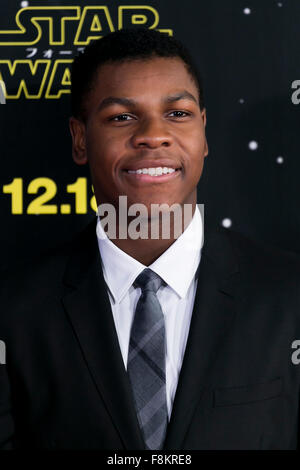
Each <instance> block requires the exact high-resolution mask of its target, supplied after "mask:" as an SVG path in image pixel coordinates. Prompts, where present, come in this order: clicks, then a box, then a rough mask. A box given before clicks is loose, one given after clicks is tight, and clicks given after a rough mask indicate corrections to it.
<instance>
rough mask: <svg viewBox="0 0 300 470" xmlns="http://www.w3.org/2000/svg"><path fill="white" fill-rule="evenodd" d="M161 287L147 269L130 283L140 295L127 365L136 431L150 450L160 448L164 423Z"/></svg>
mask: <svg viewBox="0 0 300 470" xmlns="http://www.w3.org/2000/svg"><path fill="white" fill-rule="evenodd" d="M163 284H164V285H165V282H164V281H163V279H161V278H160V277H159V276H158V275H157V274H156V273H155V272H153V271H152V270H151V269H149V268H146V269H144V270H143V271H142V273H141V274H140V275H139V276H138V277H137V278H136V280H135V281H134V283H133V286H134V287H140V288H141V289H142V293H141V296H140V298H139V300H138V303H137V306H136V310H135V316H134V320H133V324H132V328H131V333H130V342H129V351H128V362H127V372H128V374H129V379H130V382H131V386H132V390H133V395H134V400H135V407H136V411H137V417H138V421H139V424H140V428H141V430H142V433H143V435H144V440H145V444H146V448H147V449H153V450H156V449H161V448H162V446H163V443H164V439H165V435H166V429H167V424H168V413H167V401H166V367H165V324H164V316H163V312H162V309H161V306H160V303H159V301H158V298H157V297H156V292H157V291H158V289H159V288H160V287H161V286H162V285H163Z"/></svg>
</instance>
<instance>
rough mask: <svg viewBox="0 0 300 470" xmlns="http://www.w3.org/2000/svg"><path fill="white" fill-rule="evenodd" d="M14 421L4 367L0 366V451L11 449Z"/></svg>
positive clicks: (3, 365)
mask: <svg viewBox="0 0 300 470" xmlns="http://www.w3.org/2000/svg"><path fill="white" fill-rule="evenodd" d="M13 436H14V421H13V416H12V410H11V398H10V385H9V379H8V375H7V370H6V365H5V364H0V449H1V450H11V449H13Z"/></svg>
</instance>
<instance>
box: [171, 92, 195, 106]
mask: <svg viewBox="0 0 300 470" xmlns="http://www.w3.org/2000/svg"><path fill="white" fill-rule="evenodd" d="M184 99H186V100H191V101H194V102H195V103H196V104H198V101H197V99H196V98H195V96H194V95H192V94H191V93H190V92H189V91H187V90H184V91H180V92H179V93H175V95H169V96H167V97H166V98H165V100H164V101H166V102H167V103H173V102H174V101H179V100H184Z"/></svg>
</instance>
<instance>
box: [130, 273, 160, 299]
mask: <svg viewBox="0 0 300 470" xmlns="http://www.w3.org/2000/svg"><path fill="white" fill-rule="evenodd" d="M162 285H166V283H165V281H164V280H163V279H162V278H161V277H160V276H159V275H158V274H156V273H155V272H154V271H152V269H149V268H145V269H144V271H142V272H141V274H139V275H138V276H137V278H136V279H135V281H134V283H133V286H134V287H140V288H141V289H142V292H144V291H153V292H154V293H156V292H157V291H158V289H159V288H160V287H161V286H162Z"/></svg>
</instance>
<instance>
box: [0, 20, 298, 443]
mask: <svg viewBox="0 0 300 470" xmlns="http://www.w3.org/2000/svg"><path fill="white" fill-rule="evenodd" d="M72 114H73V115H72V118H71V119H70V129H71V134H72V139H73V158H74V160H75V162H76V163H77V164H80V165H81V164H86V163H88V164H89V167H90V171H91V177H92V181H93V185H94V189H95V195H96V200H97V204H98V206H99V217H98V218H97V224H96V221H93V222H92V223H91V224H90V225H89V226H88V227H87V229H86V230H85V231H84V232H83V233H82V234H80V236H79V237H78V238H76V239H75V240H74V241H73V242H72V243H71V244H70V245H68V246H67V247H64V249H61V250H56V251H53V253H52V254H51V256H48V257H45V258H43V259H40V260H38V261H37V262H35V263H34V264H32V265H31V266H30V267H29V268H27V270H25V272H23V271H22V272H21V271H18V272H14V273H13V276H12V278H11V279H7V280H4V281H3V284H2V286H3V287H2V293H1V305H2V308H1V315H0V338H1V340H2V341H3V342H4V344H5V347H6V358H5V361H2V362H3V364H2V365H1V366H0V374H1V375H0V443H1V445H2V448H6V449H8V448H43V449H49V448H54V449H64V448H67V449H115V450H118V449H119V450H122V449H127V450H132V449H137V450H142V449H172V450H176V449H189V450H191V449H294V448H296V447H297V445H298V435H299V430H298V412H299V407H298V402H299V376H300V372H299V370H300V369H299V367H297V360H296V361H295V357H296V356H295V349H293V348H294V347H295V345H297V343H295V340H297V339H298V338H299V337H300V318H299V317H300V312H299V301H300V298H299V297H300V295H299V291H300V289H299V283H300V266H299V261H298V259H297V257H296V256H293V255H291V254H286V253H277V252H276V251H274V250H272V249H270V248H266V247H263V246H261V245H259V244H257V243H254V242H251V241H249V240H247V239H246V238H244V237H242V236H240V235H238V234H236V233H234V232H231V231H226V230H224V229H219V230H217V231H216V232H215V233H211V234H205V237H204V245H203V247H202V241H203V232H204V229H205V228H204V227H203V224H202V219H201V216H200V212H199V209H198V207H197V205H196V202H197V184H198V181H199V179H200V176H201V173H202V168H203V163H204V158H205V156H206V155H207V154H208V147H207V142H206V137H205V125H206V114H205V108H204V105H203V92H202V87H201V82H200V80H199V77H198V74H197V71H196V69H195V67H194V65H193V63H192V61H191V59H190V57H189V55H188V53H187V51H186V50H185V48H184V47H183V46H182V45H181V44H180V43H178V42H177V41H176V40H175V39H173V38H169V37H167V36H166V35H163V34H160V33H158V32H155V31H148V30H143V29H140V30H124V31H119V32H116V33H112V34H110V35H108V36H106V37H105V38H103V39H101V40H99V41H95V42H94V43H93V44H92V45H91V46H89V47H88V48H86V51H85V53H84V54H83V55H81V56H80V57H79V58H78V59H76V60H75V63H74V66H73V71H72ZM156 168H159V169H158V170H156ZM216 190H217V188H216ZM120 196H126V197H127V205H128V208H130V207H132V206H133V204H136V203H139V204H142V205H143V207H145V208H146V209H147V210H148V211H149V212H148V214H149V213H150V209H151V207H152V205H153V204H162V203H164V204H166V206H165V207H167V209H165V212H168V208H170V207H171V206H172V205H173V204H178V205H179V206H180V207H182V208H183V207H184V205H186V206H187V207H191V208H192V217H190V218H189V220H188V224H187V225H185V226H184V227H183V230H182V234H181V235H180V236H179V237H177V238H176V236H175V233H174V228H175V221H176V220H175V219H176V218H175V215H174V216H172V217H171V219H170V220H171V234H170V236H169V237H168V238H163V237H158V238H154V237H144V238H139V239H135V238H132V237H125V238H122V237H120V236H118V235H117V236H116V237H111V239H110V238H109V237H108V236H107V234H106V233H105V230H104V225H103V224H102V221H103V220H104V219H103V215H104V214H103V213H102V214H101V207H102V206H104V205H105V204H110V205H111V207H113V208H116V209H117V211H116V212H117V214H118V209H120V199H119V197H120ZM107 207H108V206H107ZM132 215H133V213H132V212H130V213H129V217H128V221H130V222H132V220H133V218H132ZM171 215H172V214H171ZM153 219H154V220H155V221H158V223H159V233H160V234H161V231H162V229H163V226H162V224H161V219H160V218H159V217H158V218H157V217H155V216H153ZM142 221H143V224H144V225H146V223H147V222H149V221H150V222H152V217H151V216H150V217H149V216H145V217H143V218H142ZM126 223H127V227H128V228H129V225H130V224H129V222H126ZM109 225H110V226H109ZM112 225H115V227H113V228H117V229H118V230H117V233H119V229H121V228H122V229H123V228H124V222H123V221H122V220H121V218H120V217H119V216H118V217H117V218H116V221H115V224H112ZM111 228H112V227H111V224H109V223H108V229H111ZM146 228H147V227H146ZM148 229H149V226H148ZM147 234H149V230H148V231H147Z"/></svg>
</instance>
